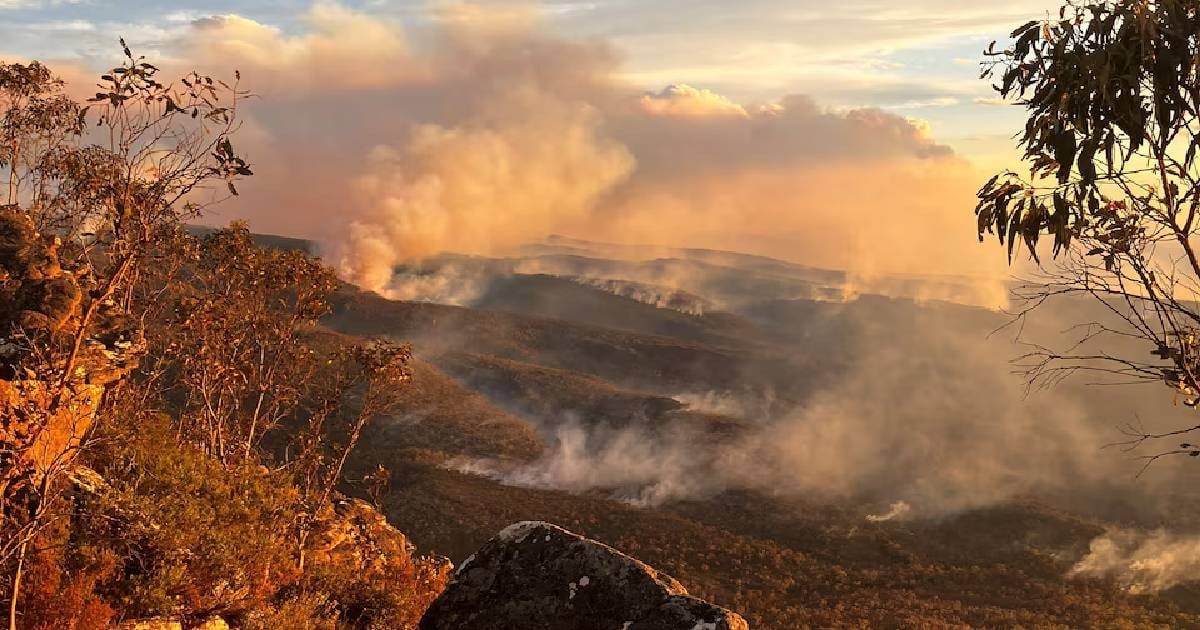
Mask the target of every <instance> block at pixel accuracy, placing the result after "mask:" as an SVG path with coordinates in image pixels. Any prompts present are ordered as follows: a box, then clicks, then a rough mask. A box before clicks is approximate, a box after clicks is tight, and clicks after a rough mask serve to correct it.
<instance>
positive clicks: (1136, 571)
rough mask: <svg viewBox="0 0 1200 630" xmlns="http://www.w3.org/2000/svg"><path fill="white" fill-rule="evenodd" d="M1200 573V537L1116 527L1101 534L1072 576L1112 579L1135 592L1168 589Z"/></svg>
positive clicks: (1192, 579) (1190, 579)
mask: <svg viewBox="0 0 1200 630" xmlns="http://www.w3.org/2000/svg"><path fill="white" fill-rule="evenodd" d="M1197 575H1200V536H1183V535H1178V534H1172V533H1169V532H1167V531H1165V530H1157V531H1154V532H1149V533H1147V532H1139V531H1133V530H1126V529H1114V530H1112V531H1110V532H1108V533H1107V534H1105V535H1103V536H1100V537H1097V538H1096V539H1095V540H1093V541H1092V543H1091V549H1090V551H1089V552H1088V554H1087V555H1086V556H1084V558H1083V559H1082V560H1080V561H1079V562H1078V563H1076V564H1075V566H1074V567H1073V568H1072V569H1071V572H1070V576H1071V577H1090V578H1110V579H1112V580H1114V581H1115V582H1116V583H1117V584H1119V585H1120V586H1121V587H1122V588H1124V589H1125V590H1127V591H1129V592H1130V593H1134V594H1141V593H1153V592H1158V591H1164V590H1167V589H1169V588H1171V587H1173V586H1177V585H1179V584H1182V583H1184V582H1190V581H1194V580H1195V579H1196V576H1197Z"/></svg>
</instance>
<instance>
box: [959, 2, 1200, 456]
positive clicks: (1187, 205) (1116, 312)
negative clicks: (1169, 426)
mask: <svg viewBox="0 0 1200 630" xmlns="http://www.w3.org/2000/svg"><path fill="white" fill-rule="evenodd" d="M1011 37H1012V42H1011V45H1009V46H1008V47H1007V48H1005V49H1003V50H997V49H996V44H995V42H993V44H992V46H991V47H989V49H988V50H987V51H986V53H985V54H986V55H987V57H988V61H985V63H984V72H983V76H984V78H993V79H995V80H996V81H997V83H996V85H995V89H996V91H997V92H998V93H999V94H1000V96H1002V97H1004V98H1006V99H1012V100H1015V101H1016V103H1017V104H1019V105H1020V106H1022V107H1023V108H1025V110H1026V112H1027V114H1028V118H1027V121H1026V124H1025V128H1024V132H1023V133H1022V134H1021V135H1020V136H1019V146H1020V147H1021V148H1022V149H1024V160H1025V162H1026V163H1027V166H1028V173H1027V176H1026V175H1025V174H1018V173H1016V172H1011V171H1009V172H1004V173H1001V174H999V175H997V176H995V177H993V178H992V179H991V180H990V181H988V182H987V184H986V185H984V186H983V188H982V189H981V190H980V191H979V193H978V197H979V203H978V205H977V207H976V209H975V212H976V214H977V216H978V219H979V226H978V227H979V238H980V240H981V241H982V240H984V237H985V235H986V234H989V233H994V234H995V235H996V236H997V238H998V239H999V241H1000V243H1001V244H1006V245H1007V249H1008V257H1009V261H1010V263H1011V262H1012V260H1013V256H1014V254H1015V252H1016V251H1017V249H1018V248H1019V247H1020V245H1021V244H1022V243H1023V244H1024V245H1025V248H1026V250H1027V251H1028V253H1029V254H1030V255H1031V257H1032V258H1033V260H1034V261H1035V262H1037V263H1039V267H1040V269H1041V270H1040V271H1039V272H1038V275H1037V277H1036V278H1035V279H1034V281H1033V282H1030V283H1028V284H1026V285H1024V286H1022V287H1020V288H1019V289H1018V295H1019V297H1021V298H1023V299H1024V300H1025V301H1024V304H1023V308H1022V309H1021V310H1020V311H1019V313H1018V317H1025V316H1027V315H1029V314H1030V313H1032V312H1034V311H1035V310H1036V309H1037V308H1038V307H1040V306H1042V305H1044V304H1045V303H1046V302H1047V301H1048V300H1049V299H1051V298H1056V297H1059V296H1085V297H1086V298H1089V299H1091V300H1093V301H1094V302H1095V303H1097V304H1098V305H1100V307H1101V308H1100V312H1102V313H1103V314H1104V315H1103V317H1098V318H1097V320H1096V321H1083V322H1079V326H1077V327H1075V328H1074V329H1073V330H1074V331H1076V332H1077V333H1078V335H1077V336H1076V337H1075V338H1074V339H1073V340H1072V343H1071V345H1070V348H1071V349H1070V350H1067V351H1055V350H1051V349H1049V348H1045V347H1034V348H1033V349H1032V351H1031V352H1030V354H1028V355H1026V356H1025V357H1023V359H1025V361H1024V362H1023V363H1022V365H1023V366H1024V368H1025V371H1026V374H1027V376H1028V377H1029V378H1030V380H1031V382H1034V383H1041V384H1043V385H1048V384H1051V383H1053V382H1056V381H1058V380H1059V379H1061V378H1064V377H1066V376H1068V375H1070V374H1073V373H1076V372H1079V371H1093V372H1101V373H1104V374H1109V375H1114V376H1116V377H1118V378H1119V379H1122V380H1132V381H1135V382H1160V383H1165V384H1166V385H1168V386H1169V387H1171V388H1172V389H1174V390H1175V391H1176V392H1177V394H1178V395H1179V396H1180V397H1181V399H1182V401H1183V402H1184V404H1186V405H1188V406H1193V407H1195V406H1197V405H1200V299H1198V298H1200V259H1198V256H1197V252H1196V246H1197V245H1196V243H1195V242H1194V241H1193V240H1192V239H1193V238H1195V237H1196V235H1197V231H1200V168H1198V165H1197V161H1196V159H1197V147H1200V137H1198V134H1200V76H1198V72H1200V1H1197V0H1106V1H1095V0H1092V1H1087V2H1083V1H1074V0H1071V1H1069V2H1067V4H1065V5H1064V6H1063V7H1062V8H1061V9H1060V11H1059V12H1058V14H1057V17H1056V18H1051V19H1046V20H1034V21H1030V22H1028V23H1026V24H1025V25H1023V26H1021V27H1020V28H1018V29H1016V30H1015V31H1013V33H1012V35H1011ZM1043 236H1045V237H1047V238H1048V239H1050V240H1051V241H1052V246H1051V255H1052V257H1053V258H1054V264H1053V265H1046V266H1044V265H1041V262H1042V261H1041V258H1040V256H1039V245H1040V241H1041V237H1043ZM1129 429H1130V432H1131V444H1132V445H1137V444H1141V443H1142V442H1144V441H1146V440H1149V439H1153V438H1166V437H1170V436H1176V435H1182V434H1184V433H1188V432H1192V431H1197V430H1200V426H1195V427H1183V428H1178V429H1174V430H1171V431H1169V432H1166V433H1159V434H1151V433H1147V432H1146V431H1144V430H1140V429H1135V428H1134V427H1130V428H1129ZM1170 453H1179V454H1187V455H1191V456H1200V447H1197V446H1192V445H1189V444H1183V445H1180V446H1179V447H1178V448H1171V449H1168V450H1167V451H1166V452H1164V453H1162V454H1159V455H1149V456H1147V457H1148V459H1149V461H1153V459H1154V458H1157V457H1160V456H1162V455H1166V454H1170Z"/></svg>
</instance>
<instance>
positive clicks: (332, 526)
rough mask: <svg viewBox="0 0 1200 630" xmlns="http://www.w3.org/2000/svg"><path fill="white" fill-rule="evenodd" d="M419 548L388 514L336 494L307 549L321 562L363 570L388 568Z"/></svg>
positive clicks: (359, 500)
mask: <svg viewBox="0 0 1200 630" xmlns="http://www.w3.org/2000/svg"><path fill="white" fill-rule="evenodd" d="M415 551H416V548H415V547H413V544H412V543H410V542H409V541H408V537H407V536H405V535H404V534H403V533H402V532H400V530H398V529H396V528H395V527H392V526H391V524H389V523H388V522H387V518H386V517H385V516H384V515H383V514H380V513H379V511H378V510H376V509H375V508H374V507H372V506H371V504H369V503H367V502H366V501H363V500H362V499H350V498H346V497H335V498H334V499H333V504H332V505H331V506H330V507H329V509H328V510H325V511H324V512H323V514H322V518H321V520H319V521H318V522H317V523H316V527H315V528H314V531H313V536H312V538H311V540H310V542H309V548H308V551H307V555H308V559H309V561H310V562H312V563H314V564H318V565H331V566H332V565H336V566H340V567H350V568H353V570H355V571H358V572H360V573H363V572H372V571H386V570H387V568H388V565H389V563H390V562H393V561H395V560H397V559H404V558H409V557H411V556H412V555H413V552H415Z"/></svg>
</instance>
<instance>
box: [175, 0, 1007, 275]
mask: <svg viewBox="0 0 1200 630" xmlns="http://www.w3.org/2000/svg"><path fill="white" fill-rule="evenodd" d="M171 53H172V55H173V56H174V57H175V61H174V62H173V63H174V65H175V66H177V67H180V68H182V67H185V66H193V65H194V66H197V67H200V68H202V69H204V70H206V71H210V72H212V73H215V74H218V75H220V74H222V73H225V74H232V70H233V69H234V68H239V69H240V70H241V74H242V77H243V84H244V85H245V86H246V87H249V88H251V89H253V90H254V91H255V92H256V93H257V94H258V95H259V98H258V99H256V100H255V101H252V102H251V104H250V105H249V106H248V108H247V109H246V110H245V111H244V112H243V113H244V114H245V115H246V117H247V125H246V127H245V128H244V129H243V130H242V133H241V134H240V136H239V139H238V141H239V142H240V144H241V145H242V146H241V147H240V148H241V149H242V150H243V151H244V152H245V153H247V154H248V155H249V157H250V158H251V159H252V161H253V163H254V166H255V171H256V173H257V176H256V177H255V178H252V180H251V181H248V182H246V183H245V185H244V186H242V187H241V190H242V191H243V196H242V197H241V199H239V200H238V201H237V202H236V203H234V204H230V205H228V206H226V207H224V208H223V209H222V210H221V213H220V214H219V215H217V216H215V217H212V219H211V220H212V221H213V222H219V223H223V222H226V221H228V220H229V219H230V218H245V219H248V220H249V221H250V223H251V226H252V228H254V229H255V230H258V231H262V232H274V233H284V234H288V235H293V236H301V237H309V238H314V239H317V240H319V241H321V242H322V244H323V245H324V249H325V252H326V254H327V256H328V258H329V259H330V261H331V262H332V263H334V264H335V265H337V266H338V267H339V268H340V270H341V271H342V273H343V275H344V276H345V277H346V278H347V279H350V280H352V281H354V282H358V283H360V284H362V285H363V286H365V287H367V288H370V289H374V290H387V288H388V284H389V283H390V282H391V280H392V278H391V274H390V270H391V267H392V266H394V265H397V264H400V263H409V262H412V261H415V260H418V259H421V258H423V257H426V256H429V255H431V254H435V253H438V252H442V251H453V252H469V253H481V254H494V253H497V252H503V251H506V250H507V249H509V248H511V247H513V246H516V245H518V244H521V243H525V242H529V241H533V240H537V239H540V238H542V237H544V236H545V235H547V234H550V233H565V234H570V235H575V236H585V237H589V238H602V239H606V240H610V241H614V242H619V243H635V242H636V243H658V244H663V245H686V246H705V247H713V248H727V249H737V250H741V251H748V252H752V253H762V254H769V255H774V256H778V257H781V258H784V259H789V260H797V261H802V262H806V263H811V264H819V265H824V266H829V267H835V268H841V269H847V270H850V271H852V272H855V273H856V274H859V275H860V276H862V277H865V278H873V277H878V276H881V275H886V274H893V273H910V272H911V273H919V272H929V271H936V270H944V269H947V268H953V269H955V270H956V272H959V273H964V274H967V275H972V276H978V277H979V278H981V282H994V281H995V279H997V278H1000V277H1003V275H1004V271H1003V266H1002V261H1000V260H999V258H1000V257H989V256H977V255H973V254H974V249H973V247H974V244H973V243H972V242H971V239H970V238H969V237H968V238H963V237H962V234H970V232H971V229H972V221H973V218H972V217H971V214H970V212H969V210H968V208H970V207H971V205H972V195H971V193H972V191H973V190H974V187H975V185H976V184H977V183H978V181H980V180H981V179H983V177H982V176H981V174H979V173H976V172H974V170H973V169H972V168H971V167H970V165H968V164H966V163H965V162H964V161H963V160H962V159H961V158H959V157H957V156H956V155H955V154H954V152H953V150H952V149H951V148H949V147H947V146H944V145H942V144H939V143H938V142H937V141H936V140H934V139H933V138H932V137H931V135H930V132H929V130H928V129H926V128H925V126H924V125H923V124H922V123H920V122H919V121H910V120H907V119H905V118H902V117H900V116H896V115H894V114H890V113H886V112H883V111H879V110H875V109H851V110H839V111H833V110H829V109H825V108H823V107H821V106H820V105H818V104H817V102H816V101H815V100H813V99H812V98H809V97H805V96H796V95H791V96H783V97H781V98H780V99H778V100H777V101H776V102H768V103H736V102H734V101H732V100H730V99H728V98H726V97H724V96H722V95H720V94H718V93H715V92H713V91H711V90H709V89H705V88H704V87H703V86H688V85H682V84H677V85H673V86H668V87H666V88H663V87H662V86H640V85H634V84H632V83H630V82H629V81H628V80H627V79H625V78H624V77H623V75H622V71H621V65H620V62H619V57H620V51H618V50H614V49H613V47H612V46H611V45H609V44H607V43H605V42H603V41H598V40H573V39H570V38H566V37H564V36H561V35H559V34H556V33H554V32H551V31H550V30H549V29H548V28H547V27H546V26H545V25H544V24H543V23H542V21H541V20H540V18H539V16H538V13H537V7H536V6H533V5H527V4H522V5H517V6H515V7H512V6H506V5H497V4H488V5H486V6H485V5H471V4H461V3H460V4H447V5H442V6H441V7H440V8H439V9H437V10H436V11H433V12H431V13H429V14H428V15H426V16H424V19H421V20H414V21H412V22H411V23H399V22H394V21H390V20H387V19H384V18H380V17H376V16H369V15H366V14H363V13H360V12H357V11H355V10H354V9H351V8H348V7H346V6H342V5H339V4H336V3H333V2H318V3H316V4H314V5H313V7H312V8H311V9H310V11H309V12H308V13H307V15H306V16H304V18H303V20H302V22H301V28H300V29H298V30H297V31H294V32H284V31H282V30H280V29H277V28H275V27H272V26H268V25H265V24H261V23H258V22H255V21H254V20H251V19H249V18H246V17H241V16H237V15H224V16H214V17H210V18H204V19H200V20H197V21H196V22H195V23H194V24H193V25H192V26H191V28H190V29H189V30H188V31H187V32H186V33H185V34H184V35H183V36H182V37H180V38H179V41H178V43H177V44H176V45H175V47H174V49H172V50H171Z"/></svg>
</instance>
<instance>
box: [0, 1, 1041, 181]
mask: <svg viewBox="0 0 1200 630" xmlns="http://www.w3.org/2000/svg"><path fill="white" fill-rule="evenodd" d="M438 4H439V3H437V2H427V1H425V0H354V1H351V2H343V3H342V5H343V6H346V7H349V8H353V9H356V10H359V11H362V12H364V13H366V14H370V15H376V16H379V17H381V18H383V19H389V20H395V21H396V22H398V23H401V24H407V25H409V26H410V27H419V25H420V24H421V23H422V22H426V21H429V20H431V19H435V15H436V13H437V10H438ZM1059 4H1060V3H1059V2H1058V1H1057V0H1006V1H1005V2H963V1H962V0H909V1H904V0H841V1H839V2H832V3H831V2H827V1H824V0H744V1H739V2H730V1H729V0H690V1H680V0H675V1H664V0H596V1H592V2H587V1H579V0H546V1H545V2H542V3H540V11H542V12H543V13H544V15H545V16H546V19H547V21H548V22H550V23H552V24H553V25H554V27H555V28H556V29H559V30H560V32H562V33H564V34H570V35H574V36H578V37H583V38H587V37H600V38H604V39H606V40H608V41H610V42H612V43H613V45H614V46H615V47H616V49H617V50H618V51H619V54H620V55H621V56H622V58H623V62H624V67H623V70H622V72H623V74H624V75H625V76H627V77H628V78H629V79H630V81H631V82H632V83H634V84H637V85H640V86H642V87H644V88H645V89H647V90H658V89H661V88H662V87H665V86H667V85H671V84H676V83H686V84H689V85H693V86H698V87H703V88H707V89H710V90H713V91H715V92H718V93H721V94H723V95H726V96H728V97H730V98H732V99H735V100H738V101H749V102H766V101H770V100H773V99H776V98H778V97H780V96H782V95H785V94H792V93H802V94H809V95H812V96H814V97H815V98H816V99H817V100H818V102H820V103H822V104H825V105H828V106H831V107H853V106H864V105H869V106H877V107H881V108H886V109H887V110H889V111H894V112H897V113H900V114H902V115H904V116H908V117H913V118H917V119H921V120H923V121H927V122H928V123H929V125H930V127H931V129H932V130H933V132H934V133H936V135H937V137H938V138H939V139H940V140H942V141H943V142H946V143H948V144H950V145H952V146H954V147H955V148H956V149H958V150H959V151H960V152H961V153H964V154H965V155H967V156H968V157H971V158H973V159H975V160H976V161H979V162H987V163H989V164H990V163H995V162H996V161H997V160H1000V159H1004V158H1007V157H1008V156H1009V155H1010V154H1011V151H1010V150H1009V147H1010V146H1011V141H1010V138H1011V135H1012V130H1013V129H1014V128H1015V127H1014V125H1015V123H1016V122H1018V121H1019V113H1017V112H1013V111H1011V108H1006V107H1002V106H997V105H996V104H995V102H994V100H993V98H992V97H993V94H992V91H991V89H990V87H989V86H988V84H987V82H985V81H981V80H980V79H979V61H980V59H981V58H982V56H981V54H980V53H981V51H982V50H983V49H984V48H985V47H986V46H987V44H988V43H989V42H990V41H992V40H995V39H1000V40H1001V41H1002V40H1003V37H1004V36H1005V34H1006V33H1007V32H1008V31H1010V30H1011V29H1012V28H1013V27H1014V26H1015V25H1018V24H1021V23H1023V22H1025V21H1027V20H1029V19H1031V18H1036V17H1041V16H1044V15H1046V14H1047V12H1048V11H1053V10H1056V9H1057V7H1058V6H1059ZM309 6H310V2H307V1H306V0H269V1H268V0H248V1H240V2H235V1H230V0H177V1H173V2H170V3H163V2H149V1H145V0H0V42H3V44H0V49H2V50H3V52H5V53H14V54H19V55H23V56H27V57H33V58H43V59H84V60H91V61H94V62H96V63H102V61H103V60H107V59H109V58H111V57H112V53H113V50H114V44H113V40H114V37H115V36H123V37H125V38H126V39H127V40H129V42H130V43H131V44H134V45H135V46H136V47H137V48H138V49H139V50H141V51H144V53H143V54H147V55H148V56H154V55H155V54H163V53H165V52H169V51H170V49H171V45H172V42H173V41H175V40H176V39H177V38H178V37H179V36H180V33H181V32H183V31H185V30H187V29H188V27H189V25H190V24H191V23H192V22H194V21H195V20H199V19H203V18H206V17H210V16H214V15H230V14H236V15H241V16H244V17H247V18H250V19H253V20H255V21H257V22H260V23H263V24H268V25H272V26H275V27H278V28H279V29H281V30H282V31H283V32H285V33H292V34H296V33H301V32H303V31H304V29H305V21H304V14H305V12H306V11H307V10H308V8H309Z"/></svg>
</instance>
